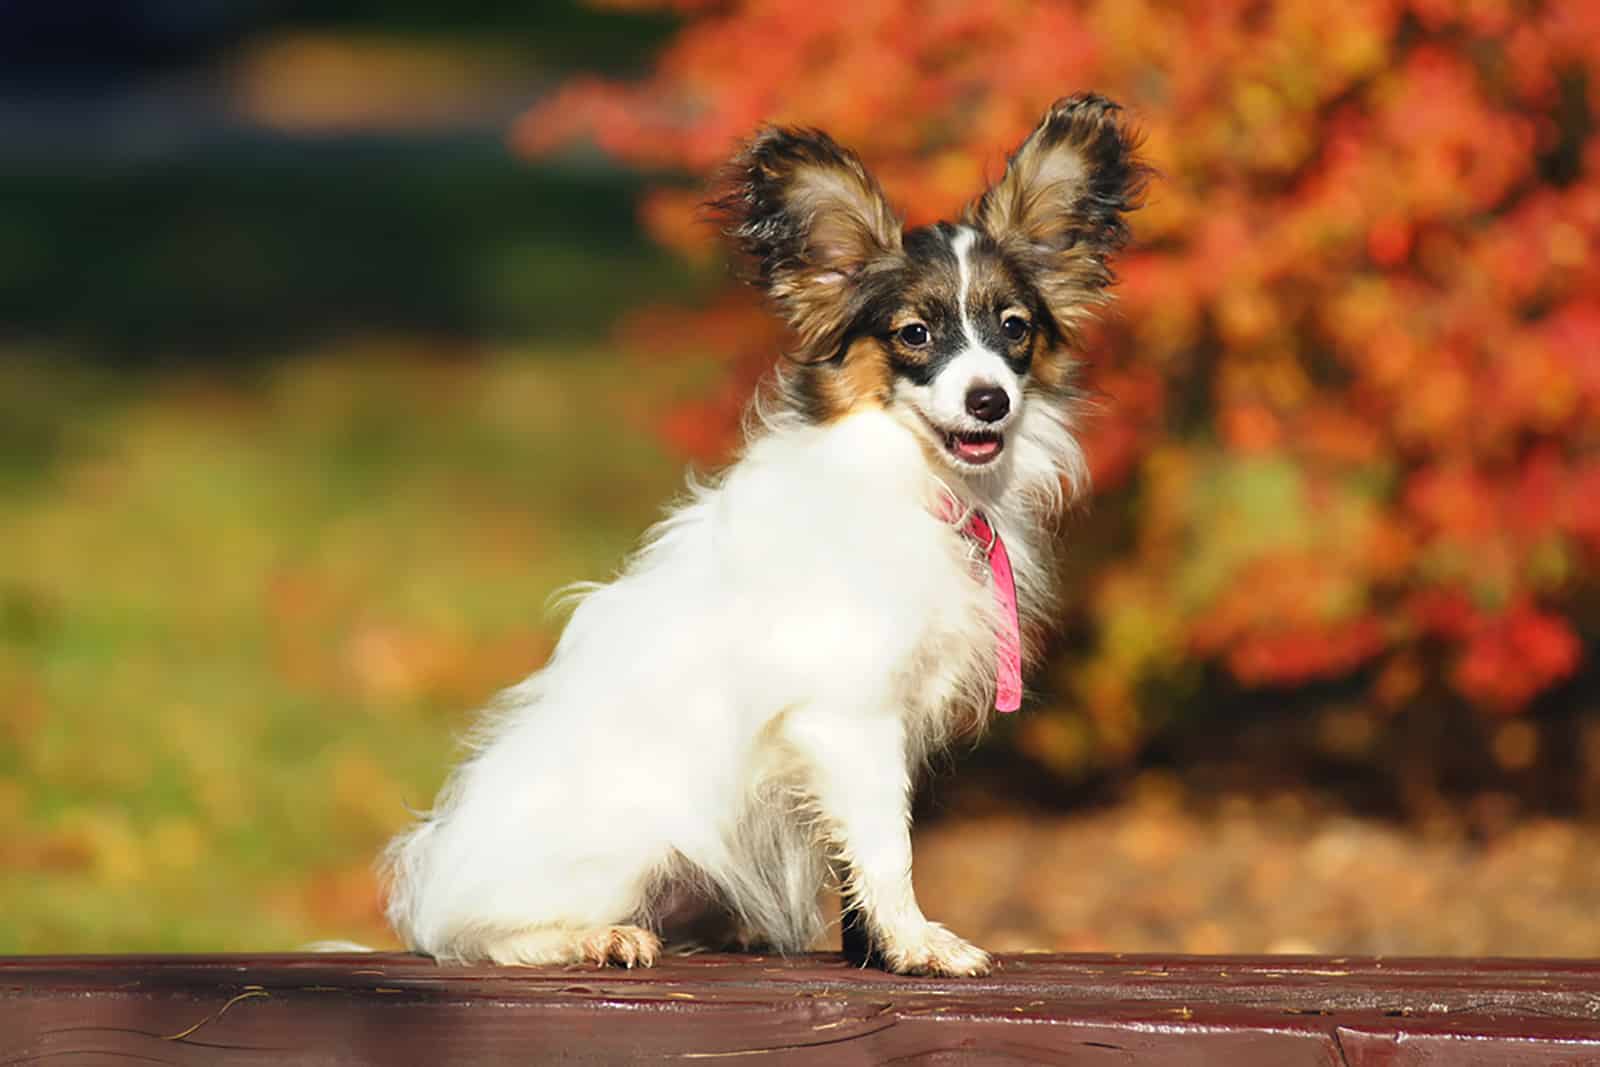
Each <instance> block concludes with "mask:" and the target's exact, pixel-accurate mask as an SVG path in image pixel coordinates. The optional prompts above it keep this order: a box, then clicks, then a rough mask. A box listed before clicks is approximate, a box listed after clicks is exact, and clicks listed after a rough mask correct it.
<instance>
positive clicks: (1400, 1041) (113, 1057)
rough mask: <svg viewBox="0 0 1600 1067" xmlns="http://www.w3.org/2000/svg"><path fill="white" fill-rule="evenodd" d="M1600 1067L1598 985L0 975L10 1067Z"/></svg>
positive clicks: (641, 974)
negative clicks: (711, 1066) (811, 1066)
mask: <svg viewBox="0 0 1600 1067" xmlns="http://www.w3.org/2000/svg"><path fill="white" fill-rule="evenodd" d="M658 1061H707V1062H722V1061H727V1062H733V1063H741V1062H747V1061H748V1062H753V1063H760V1064H763V1065H766V1064H791V1063H796V1064H798V1063H820V1064H831V1063H887V1062H894V1063H1005V1064H1022V1063H1044V1064H1127V1063H1159V1064H1189V1063H1207V1064H1210V1063H1217V1064H1226V1065H1228V1067H1249V1065H1254V1064H1261V1065H1272V1067H1295V1065H1300V1064H1316V1065H1330V1067H1339V1065H1347V1067H1368V1065H1386V1067H1388V1065H1409V1064H1450V1065H1467V1067H1473V1065H1480V1064H1481V1065H1484V1067H1490V1065H1493V1067H1511V1065H1524V1064H1528V1065H1531V1064H1540V1065H1553V1064H1562V1065H1567V1067H1577V1065H1580V1064H1592V1065H1600V963H1586V962H1577V961H1560V960H1539V961H1532V960H1400V959H1395V960H1389V959H1341V958H1320V959H1309V958H1305V957H1254V958H1226V957H1152V956H1121V955H1105V956H1099V955H1097V956H1046V955H1019V956H1006V957H1003V958H1002V959H1001V960H1000V965H999V967H998V969H997V971H996V973H995V974H994V975H993V976H992V977H989V978H985V979H981V980H969V981H948V980H942V979H917V978H900V977H896V976H893V975H889V974H885V973H883V972H881V971H877V970H863V969H861V968H859V967H856V966H853V965H851V964H849V963H847V962H846V961H845V959H844V957H842V956H838V955H813V956H805V957H799V958H792V959H779V958H774V957H763V956H724V955H705V956H694V957H687V958H669V959H667V960H666V961H664V962H663V963H661V964H659V965H657V966H656V967H654V968H653V969H650V970H638V971H624V970H617V969H610V970H595V969H587V968H563V969H538V970H521V969H497V968H483V967H441V966H438V965H436V964H434V963H432V962H431V961H428V960H425V959H419V958H417V957H414V956H405V955H388V954H377V955H359V954H351V955H322V956H308V955H298V956H121V957H109V956H108V957H70V958H68V957H63V958H11V959H0V1064H5V1065H11V1064H24V1063H26V1064H33V1063H112V1062H116V1063H171V1064H253V1063H262V1064H274V1065H276V1067H289V1065H298V1064H318V1063H346V1062H369V1063H382V1064H406V1063H419V1064H458V1063H459V1064H467V1063H475V1062H516V1063H529V1064H539V1063H554V1062H562V1063H647V1062H658Z"/></svg>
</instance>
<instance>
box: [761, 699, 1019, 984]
mask: <svg viewBox="0 0 1600 1067" xmlns="http://www.w3.org/2000/svg"><path fill="white" fill-rule="evenodd" d="M786 733H787V735H788V738H789V741H790V743H791V744H792V745H793V746H794V749H795V751H796V752H797V753H798V754H799V756H800V757H801V759H802V761H803V763H804V765H805V766H804V775H805V781H806V787H807V789H808V791H809V793H810V798H811V800H812V802H813V804H814V805H815V814H816V816H817V818H818V820H819V828H820V829H821V831H822V832H823V833H824V834H825V835H826V837H827V841H828V844H829V846H830V847H831V848H832V849H833V851H834V852H835V853H836V857H837V859H839V860H840V861H841V862H842V863H843V865H844V867H845V869H846V870H847V871H848V874H847V878H846V882H845V885H844V887H843V888H844V895H845V899H846V901H847V902H848V903H849V904H851V905H853V906H854V907H855V908H856V909H857V910H858V912H859V913H860V915H861V917H862V919H863V920H864V921H865V923H866V927H867V931H868V933H869V934H870V936H871V938H872V941H873V943H874V945H875V947H876V948H877V950H878V953H879V955H881V956H882V958H883V961H884V963H885V964H886V965H887V966H888V968H889V969H890V970H892V971H897V972H899V973H901V974H930V975H951V976H966V975H982V974H988V973H989V969H990V966H991V964H990V960H989V954H988V953H987V952H984V951H983V950H982V949H980V948H978V947H976V946H974V945H971V944H968V943H967V942H966V941H963V940H962V939H961V938H959V937H957V936H956V935H955V934H953V933H951V932H950V931H949V930H947V929H945V928H944V927H943V926H941V925H939V924H938V923H936V922H930V921H929V920H928V919H927V918H926V917H925V916H924V915H923V914H922V909H921V908H920V907H919V906H918V905H917V898H916V894H915V892H914V891H913V889H912V887H911V776H910V774H909V773H908V769H907V766H906V746H905V733H904V727H903V725H902V723H901V721H900V718H899V716H897V715H894V714H892V713H887V712H869V713H864V714H855V715H852V714H848V713H844V712H840V711H832V712H816V713H812V714H805V713H801V714H799V715H796V716H795V717H794V718H793V719H792V720H791V722H790V723H788V729H787V730H786Z"/></svg>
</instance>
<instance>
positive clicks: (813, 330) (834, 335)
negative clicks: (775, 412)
mask: <svg viewBox="0 0 1600 1067" xmlns="http://www.w3.org/2000/svg"><path fill="white" fill-rule="evenodd" d="M711 206H712V207H713V209H715V210H716V212H717V213H718V214H719V215H720V217H721V219H722V222H723V225H724V232H725V233H726V234H727V235H728V237H729V238H731V239H732V241H733V243H734V245H735V246H736V247H737V248H738V249H739V251H740V252H742V253H744V255H745V256H747V257H748V258H749V260H750V262H751V264H752V267H753V275H754V276H753V278H752V279H751V280H752V281H754V282H756V283H757V284H758V285H760V286H761V287H762V288H764V289H766V291H767V293H768V294H769V295H770V296H771V297H772V299H773V301H774V302H775V303H776V304H777V306H778V309H779V310H780V311H781V312H782V313H783V315H784V317H785V318H786V319H788V321H789V324H790V325H791V326H793V327H794V329H795V331H796V332H797V333H798V334H799V336H800V342H801V346H802V348H803V349H804V350H805V351H806V352H807V353H808V354H809V355H811V356H814V357H818V358H827V357H828V356H829V355H831V354H833V353H832V352H831V349H832V348H833V347H834V346H835V345H836V344H837V343H838V341H839V340H840V339H841V338H842V335H843V332H844V330H845V328H846V327H847V326H849V324H850V321H851V319H852V318H853V317H854V312H855V309H856V308H857V307H858V305H859V304H860V302H861V300H862V297H863V293H862V288H861V287H860V286H858V285H856V284H855V283H856V282H858V281H860V280H861V279H862V276H863V275H864V274H870V273H872V272H873V271H874V269H875V268H882V267H885V266H892V265H893V264H894V263H896V262H897V261H898V253H899V252H900V220H899V219H898V218H896V217H895V214H894V212H893V210H891V209H890V207H889V204H888V201H887V200H885V199H884V196H883V191H882V190H881V189H879V188H878V183H877V182H876V181H874V180H873V179H872V176H871V175H870V174H868V173H867V169H866V167H864V166H862V164H861V160H860V159H859V158H857V157H856V154H855V153H854V152H851V151H849V150H848V149H845V148H841V147H840V146H839V145H837V144H835V143H834V141H833V139H832V138H830V137H829V136H828V135H827V134H825V133H822V132H821V131H818V130H797V129H785V128H780V127H771V128H768V129H766V130H763V131H762V132H761V133H760V134H759V135H758V136H757V137H756V138H755V139H754V140H753V141H751V142H750V143H749V144H748V145H746V146H745V148H744V149H743V150H742V151H741V152H740V153H739V154H738V155H737V156H735V157H734V159H733V162H732V163H731V164H730V165H729V168H728V171H727V174H726V177H725V180H724V183H723V191H722V194H721V195H720V196H719V197H718V198H717V199H716V200H714V201H713V202H712V205H711Z"/></svg>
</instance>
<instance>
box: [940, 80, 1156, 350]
mask: <svg viewBox="0 0 1600 1067" xmlns="http://www.w3.org/2000/svg"><path fill="white" fill-rule="evenodd" d="M1137 149H1138V137H1137V135H1136V134H1135V133H1134V132H1133V131H1132V130H1131V129H1130V127H1129V126H1128V124H1127V123H1126V121H1125V120H1124V119H1123V117H1122V109H1121V108H1120V107H1118V106H1117V105H1116V104H1114V103H1112V102H1111V101H1110V100H1107V99H1106V98H1105V97H1103V96H1096V95H1094V94H1092V93H1084V94H1080V95H1078V96H1069V97H1067V98H1066V99H1064V100H1058V101H1057V102H1056V103H1055V105H1054V106H1052V107H1051V108H1050V110H1049V111H1048V112H1047V113H1046V114H1045V116H1044V118H1043V120H1041V121H1040V123H1039V125H1038V126H1037V127H1036V128H1035V129H1034V131H1033V133H1031V134H1030V135H1029V136H1028V139H1027V140H1025V141H1023V142H1022V146H1021V147H1020V148H1018V149H1017V151H1016V153H1015V154H1014V155H1012V157H1011V160H1010V163H1009V164H1008V165H1007V166H1006V172H1005V174H1004V175H1003V176H1002V177H1001V178H1000V180H999V181H998V182H996V183H995V184H994V186H993V187H992V188H990V189H989V190H988V192H986V193H984V194H983V195H982V196H981V197H979V198H978V199H977V200H976V201H975V202H973V204H972V205H971V206H969V207H968V208H967V213H966V221H967V222H968V223H969V224H971V225H974V226H979V227H981V228H982V229H983V230H984V231H986V232H987V233H988V234H989V236H991V237H993V238H994V240H995V241H996V242H997V243H998V244H999V245H1000V246H1001V248H1002V249H1004V250H1005V251H1006V252H1007V253H1008V254H1010V255H1011V256H1012V257H1013V258H1015V259H1016V260H1017V261H1018V262H1019V263H1021V264H1022V265H1023V266H1024V267H1025V268H1026V269H1027V271H1028V273H1029V274H1030V275H1031V276H1032V278H1033V281H1034V282H1035V284H1036V285H1038V287H1039V290H1040V293H1041V295H1042V296H1043V297H1044V299H1045V303H1046V304H1048V305H1049V308H1050V312H1051V314H1052V316H1053V317H1054V318H1055V319H1056V322H1057V323H1058V324H1059V325H1060V326H1061V327H1062V328H1063V329H1064V330H1068V331H1070V330H1072V328H1073V327H1074V326H1076V325H1077V324H1078V323H1079V322H1081V321H1082V320H1083V319H1084V318H1086V317H1087V316H1088V315H1089V313H1090V312H1091V311H1092V310H1093V309H1094V308H1095V307H1096V306H1097V305H1099V304H1102V303H1104V302H1105V300H1106V292H1105V290H1106V288H1107V287H1108V286H1109V285H1110V284H1111V282H1112V273H1111V268H1110V266H1109V264H1108V261H1109V259H1110V257H1111V254H1112V253H1113V252H1115V251H1117V250H1118V249H1120V248H1121V247H1122V246H1123V245H1124V244H1125V243H1127V239H1128V227H1127V223H1126V222H1125V221H1124V218H1123V215H1124V214H1125V213H1126V212H1129V211H1132V210H1133V209H1135V208H1137V207H1138V206H1139V203H1140V200H1141V198H1142V197H1143V194H1144V188H1145V184H1146V182H1147V181H1148V178H1149V175H1150V169H1149V168H1148V167H1146V166H1145V164H1144V163H1143V162H1142V161H1140V159H1139V158H1138V154H1137Z"/></svg>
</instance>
